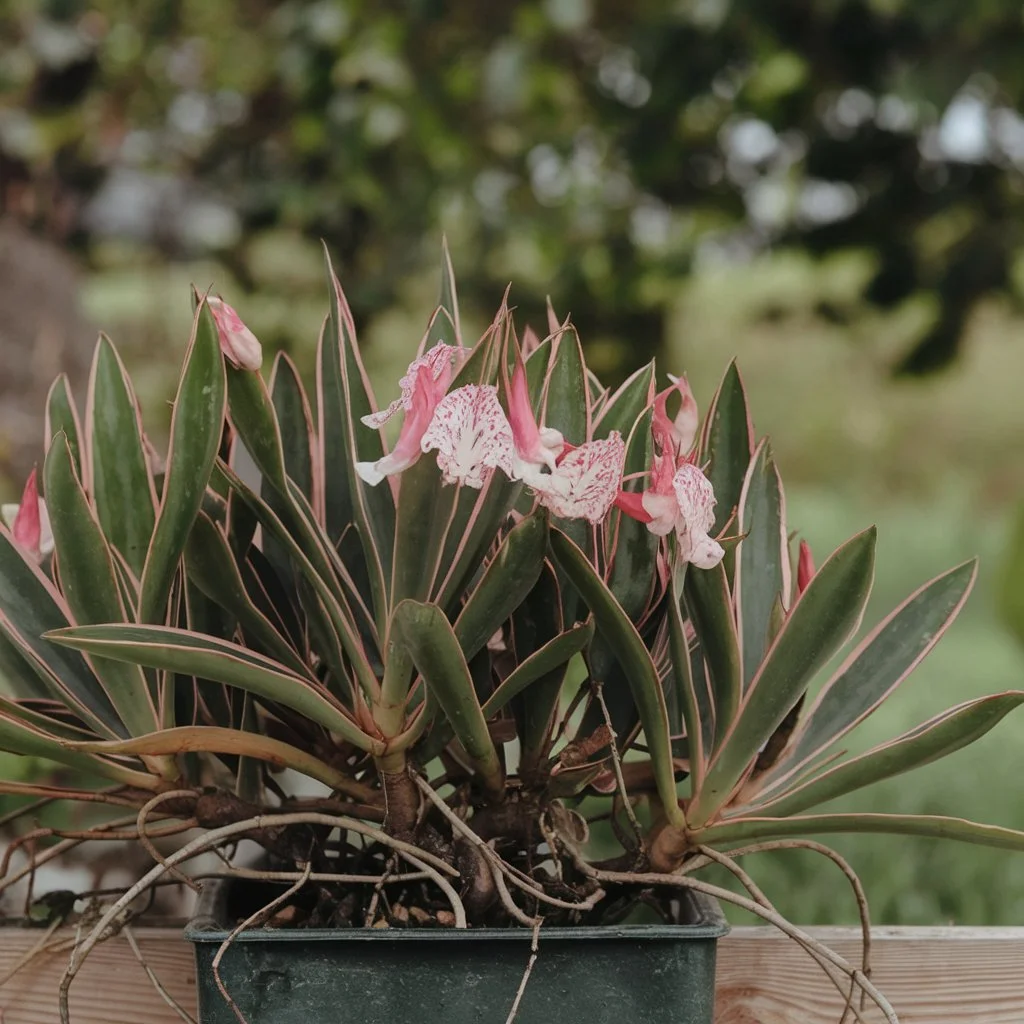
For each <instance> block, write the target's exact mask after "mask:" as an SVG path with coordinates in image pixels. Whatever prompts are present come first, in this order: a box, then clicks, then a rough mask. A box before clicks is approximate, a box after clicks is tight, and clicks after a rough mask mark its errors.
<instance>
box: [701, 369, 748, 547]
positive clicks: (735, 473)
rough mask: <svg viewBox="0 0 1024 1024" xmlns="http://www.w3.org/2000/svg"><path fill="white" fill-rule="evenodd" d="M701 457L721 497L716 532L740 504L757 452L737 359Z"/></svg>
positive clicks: (707, 424) (718, 397) (708, 422)
mask: <svg viewBox="0 0 1024 1024" xmlns="http://www.w3.org/2000/svg"><path fill="white" fill-rule="evenodd" d="M700 450H701V461H702V462H707V463H708V467H707V470H706V473H707V478H708V479H709V480H710V481H711V486H712V487H714V489H715V498H716V499H717V501H718V504H717V506H716V512H715V527H714V531H713V533H715V534H717V533H719V532H720V531H721V530H723V529H724V528H725V524H726V523H727V522H728V521H729V517H730V516H731V515H732V513H733V510H734V509H735V508H736V507H737V506H738V505H739V501H740V493H741V491H742V489H743V480H744V478H745V476H746V473H747V466H748V465H750V459H751V457H752V456H753V452H754V428H753V425H752V424H751V422H750V414H749V412H748V411H747V394H746V391H745V389H744V387H743V380H742V378H741V377H740V372H739V369H738V368H737V366H736V363H735V362H733V363H730V364H729V368H728V369H727V370H726V371H725V377H723V379H722V383H721V385H719V388H718V391H717V393H716V394H715V397H714V398H713V399H712V402H711V408H710V409H708V414H707V418H706V419H705V421H704V432H703V437H702V438H701V446H700Z"/></svg>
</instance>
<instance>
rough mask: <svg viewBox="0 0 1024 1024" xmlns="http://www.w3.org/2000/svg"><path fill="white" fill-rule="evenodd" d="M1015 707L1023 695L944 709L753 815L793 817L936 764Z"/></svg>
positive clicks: (1020, 701) (1020, 693)
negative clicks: (927, 765) (893, 777)
mask: <svg viewBox="0 0 1024 1024" xmlns="http://www.w3.org/2000/svg"><path fill="white" fill-rule="evenodd" d="M1021 704H1024V692H1019V691H1017V692H1010V693H1003V694H997V695H993V696H991V697H981V698H979V699H978V700H972V701H969V702H967V703H966V704H961V705H960V706H959V707H955V708H950V709H949V710H948V711H944V712H943V713H942V714H941V715H937V716H936V717H935V718H932V719H930V720H929V721H927V722H925V723H924V724H922V725H919V726H917V727H916V728H915V729H911V730H910V731H909V732H906V733H904V734H903V735H902V736H898V737H896V739H893V740H889V741H888V742H887V743H882V744H880V745H879V746H877V747H874V748H873V749H871V750H869V751H867V752H866V753H864V754H861V755H859V756H858V757H854V758H851V759H850V760H849V761H844V762H843V763H842V764H839V765H836V766H835V767H833V768H829V769H827V770H826V771H824V772H822V773H821V774H819V775H818V776H817V777H815V778H813V779H811V780H809V781H805V782H802V783H801V784H800V785H798V786H796V787H795V788H793V789H790V790H788V791H787V792H785V793H783V794H782V795H781V796H779V797H778V798H776V799H772V800H770V801H768V802H767V803H764V804H759V806H758V811H757V813H758V814H770V815H772V816H773V817H787V816H789V815H791V814H798V813H799V812H800V811H803V810H806V809H807V808H809V807H815V806H817V805H818V804H822V803H824V802H825V801H826V800H834V799H835V798H836V797H840V796H843V795H845V794H846V793H852V792H853V791H854V790H856V789H863V788H864V787H865V786H870V785H872V784H873V783H875V782H880V781H881V780H882V779H888V778H891V777H892V776H894V775H899V774H901V773H903V772H908V771H912V770H913V769H914V768H919V767H920V766H921V765H925V764H929V763H931V762H932V761H937V760H939V758H942V757H946V756H948V755H949V754H952V753H954V752H955V751H957V750H960V749H961V748H962V747H966V746H967V745H968V744H970V743H973V742H974V741H975V740H977V739H980V737H982V736H984V735H985V733H987V732H988V731H989V730H990V729H991V728H992V727H993V726H995V725H996V724H998V723H999V722H1001V721H1002V720H1003V718H1004V717H1005V716H1006V715H1008V714H1009V713H1010V712H1011V711H1013V710H1014V708H1016V707H1018V706H1020V705H1021Z"/></svg>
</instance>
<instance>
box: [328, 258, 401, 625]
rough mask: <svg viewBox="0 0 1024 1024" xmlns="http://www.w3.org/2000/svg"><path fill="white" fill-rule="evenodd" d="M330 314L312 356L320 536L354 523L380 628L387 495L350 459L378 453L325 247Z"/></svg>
mask: <svg viewBox="0 0 1024 1024" xmlns="http://www.w3.org/2000/svg"><path fill="white" fill-rule="evenodd" d="M324 256H325V259H326V262H327V284H328V288H329V289H330V294H331V316H330V319H329V321H328V324H327V328H326V330H325V332H324V337H323V339H322V341H321V347H320V356H319V360H318V369H319V378H318V391H319V395H320V438H321V444H322V445H323V455H322V459H323V465H324V472H325V494H324V497H325V503H326V523H327V530H328V535H329V536H330V537H331V539H332V540H333V541H335V543H336V542H337V540H339V539H340V538H341V536H342V534H343V533H344V531H345V529H346V527H347V526H348V525H349V523H354V524H355V526H356V529H357V531H358V534H359V540H360V542H361V544H362V549H363V557H364V558H365V561H366V568H367V572H368V574H369V581H370V590H371V592H372V594H373V605H374V612H375V615H376V622H377V631H378V633H379V634H380V635H381V636H383V635H384V634H385V633H386V631H387V613H388V586H389V583H390V580H391V557H392V550H393V546H394V537H395V502H394V498H393V497H392V493H391V487H390V485H389V483H388V482H387V481H384V482H383V483H381V484H380V485H379V486H377V487H371V486H369V485H368V484H367V483H365V482H364V481H363V480H362V479H361V478H360V476H359V474H358V473H357V472H356V463H357V462H376V461H377V460H378V459H380V458H381V457H382V456H383V454H384V446H383V441H382V439H381V434H380V431H379V430H373V429H372V428H370V427H367V426H365V425H364V424H363V423H361V422H360V420H361V418H362V417H363V416H365V415H367V414H369V413H370V412H372V411H373V410H374V409H375V408H376V404H375V402H374V400H373V397H372V391H371V389H370V383H369V380H368V378H367V376H366V371H365V370H364V369H363V364H362V360H361V358H360V355H359V347H358V345H357V343H356V338H355V327H354V325H353V323H352V314H351V312H350V311H349V308H348V303H347V301H346V300H345V296H344V293H343V292H342V290H341V285H340V283H339V282H338V279H337V277H335V274H334V269H333V268H332V266H331V260H330V256H329V255H327V252H326V249H325V250H324Z"/></svg>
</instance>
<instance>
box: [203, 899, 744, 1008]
mask: <svg viewBox="0 0 1024 1024" xmlns="http://www.w3.org/2000/svg"><path fill="white" fill-rule="evenodd" d="M244 884H245V883H235V882H229V883H224V882H216V883H213V884H212V885H207V886H205V887H204V889H203V893H202V896H201V897H200V899H199V903H198V906H197V909H196V916H195V917H194V918H193V919H192V921H191V923H190V924H189V926H188V928H187V929H186V932H185V936H186V938H187V939H189V940H190V941H191V942H192V943H194V945H195V957H196V978H197V988H198V996H199V1024H238V1020H239V1018H238V1017H236V1015H235V1013H234V1011H233V1010H232V1008H231V1006H230V1005H229V1004H228V1003H227V1002H226V1001H225V999H224V997H223V995H222V994H221V992H220V990H219V989H218V987H217V984H216V981H215V980H214V975H213V958H214V957H215V956H216V954H217V951H218V949H219V948H220V945H221V943H223V941H224V940H225V939H226V938H227V937H228V934H229V933H230V930H231V927H232V926H233V925H235V924H236V923H237V922H235V921H231V920H229V918H228V910H227V908H228V899H229V895H230V889H229V887H230V886H233V885H244ZM684 897H685V898H684V899H681V901H680V903H681V920H682V922H683V923H681V924H678V925H622V926H615V927H608V926H602V927H592V928H557V929H556V928H552V929H551V930H550V931H544V929H543V928H542V929H541V932H540V942H539V946H538V956H537V960H536V963H535V964H534V968H533V970H532V972H531V974H530V978H529V982H528V984H527V986H526V990H525V993H524V995H523V999H522V1002H521V1003H520V1006H519V1011H518V1013H517V1015H516V1024H602V1022H605V1021H614V1022H621V1024H655V1022H656V1024H712V1022H713V1019H714V1003H715V952H716V943H717V941H718V939H719V938H720V937H721V936H723V935H724V934H725V933H726V932H727V931H728V930H729V928H728V925H727V924H726V923H725V918H724V917H723V916H722V913H721V911H720V909H719V908H718V905H717V903H715V902H714V901H713V900H709V899H706V898H704V897H699V896H698V897H694V895H693V894H690V893H685V894H684ZM530 939H531V934H530V932H529V930H527V929H524V928H507V929H498V928H474V929H469V930H455V929H426V928H421V929H415V928H409V929H397V928H390V929H375V928H352V929H316V930H314V929H294V930H292V929H257V930H254V931H246V932H243V933H242V934H240V935H239V936H238V937H237V938H236V939H235V940H234V941H233V942H232V944H231V945H230V946H229V947H228V950H227V952H226V953H225V955H224V957H223V958H222V960H221V962H220V978H221V981H222V982H223V983H224V986H225V987H226V988H227V990H228V993H229V994H230V995H231V998H232V999H233V1000H234V1002H235V1003H236V1005H237V1007H238V1009H239V1010H240V1011H241V1012H242V1014H243V1015H244V1017H245V1020H246V1021H247V1022H248V1024H425V1022H435V1021H436V1022H439V1024H441V1022H443V1024H491V1022H494V1024H504V1022H505V1020H506V1019H507V1017H508V1013H509V1010H510V1009H511V1006H512V1003H513V1001H514V999H515V995H516V991H517V989H518V988H519V985H520V982H521V981H522V978H523V972H524V970H525V969H526V965H527V963H528V962H529V958H530Z"/></svg>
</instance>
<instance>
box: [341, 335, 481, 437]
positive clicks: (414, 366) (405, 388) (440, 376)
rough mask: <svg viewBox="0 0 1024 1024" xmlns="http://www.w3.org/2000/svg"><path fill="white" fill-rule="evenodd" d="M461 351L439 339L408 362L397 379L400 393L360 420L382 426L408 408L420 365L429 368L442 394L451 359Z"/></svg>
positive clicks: (446, 385) (371, 424)
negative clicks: (386, 404) (403, 371)
mask: <svg viewBox="0 0 1024 1024" xmlns="http://www.w3.org/2000/svg"><path fill="white" fill-rule="evenodd" d="M461 351H462V350H461V349H457V348H455V347H454V346H452V345H446V344H445V343H444V342H443V341H439V342H438V343H437V344H436V345H435V346H434V347H433V348H432V349H430V350H429V351H428V352H425V353H424V354H423V355H421V356H419V357H418V358H416V359H414V360H413V361H412V362H411V363H410V364H409V367H408V369H407V370H406V371H405V375H404V376H403V377H402V378H401V379H400V380H399V381H398V386H399V388H400V389H401V392H402V393H401V395H400V396H399V397H398V398H396V399H395V400H394V401H393V402H392V403H391V404H390V405H389V406H388V407H387V408H386V409H381V410H380V412H371V413H369V414H368V415H366V416H363V417H362V420H361V422H362V423H364V424H365V425H366V426H368V427H375V428H377V427H382V426H384V424H385V423H387V421H388V420H389V419H391V417H392V416H394V415H395V413H397V412H398V410H399V409H409V408H410V407H411V406H412V396H413V392H414V391H415V389H416V378H417V376H418V374H419V370H420V367H421V366H425V367H427V368H428V369H429V370H430V374H431V379H432V380H433V381H434V382H435V385H436V387H437V389H438V390H439V391H440V393H441V394H442V395H443V394H444V393H445V391H447V390H448V385H449V384H451V382H452V361H453V360H458V359H459V358H460V357H459V353H461Z"/></svg>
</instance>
